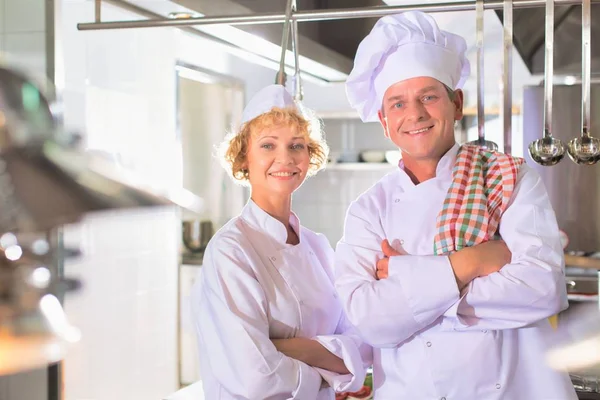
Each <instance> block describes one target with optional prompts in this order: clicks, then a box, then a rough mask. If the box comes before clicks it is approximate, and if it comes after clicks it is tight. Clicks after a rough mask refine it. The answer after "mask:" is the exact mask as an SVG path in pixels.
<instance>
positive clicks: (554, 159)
mask: <svg viewBox="0 0 600 400" xmlns="http://www.w3.org/2000/svg"><path fill="white" fill-rule="evenodd" d="M545 64H546V65H545V68H544V136H543V137H542V138H541V139H538V140H535V141H533V142H531V143H530V144H529V155H530V156H531V159H532V160H533V161H535V162H536V163H538V164H540V165H544V166H547V167H549V166H552V165H556V164H558V163H559V162H560V160H562V159H563V157H564V156H565V145H564V144H563V142H562V141H561V140H560V139H556V138H554V137H552V90H553V82H552V79H553V74H554V0H546V51H545Z"/></svg>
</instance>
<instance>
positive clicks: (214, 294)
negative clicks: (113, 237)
mask: <svg viewBox="0 0 600 400" xmlns="http://www.w3.org/2000/svg"><path fill="white" fill-rule="evenodd" d="M306 115H307V113H306V110H305V109H303V108H302V107H301V106H300V105H298V104H296V103H295V102H294V100H293V99H292V97H291V96H290V94H289V93H288V92H287V91H286V89H285V88H284V87H283V86H281V85H270V86H268V87H266V88H264V89H263V90H261V91H260V92H259V93H258V94H257V95H256V96H255V97H254V98H252V100H251V101H250V103H249V104H248V106H247V107H246V109H245V110H244V113H243V116H242V125H241V128H240V130H239V131H238V132H237V133H236V134H235V136H233V137H231V138H229V139H228V140H226V142H225V151H224V152H223V153H224V157H223V160H224V161H225V162H224V165H225V166H226V167H227V169H228V170H229V172H231V175H232V176H233V178H234V179H236V180H237V181H240V182H243V183H246V184H248V185H249V186H250V188H251V198H250V200H249V201H248V203H247V204H246V206H245V207H244V209H243V210H242V212H241V214H240V215H239V216H238V217H235V218H233V219H232V220H231V221H229V222H228V223H227V224H226V225H225V226H223V228H221V229H220V230H219V231H218V232H217V233H216V234H215V236H214V237H213V238H212V240H211V241H210V243H209V244H208V247H207V248H206V251H205V254H204V260H203V266H202V269H201V272H200V274H199V277H198V279H197V281H196V284H195V285H194V288H193V290H192V296H191V298H192V312H193V320H194V324H195V329H196V332H197V339H198V347H199V355H200V365H201V375H202V381H203V386H204V391H205V397H206V398H207V399H210V400H221V399H250V400H263V399H300V400H313V399H333V398H334V391H339V392H341V391H356V390H359V389H360V388H361V387H362V385H363V382H364V379H365V371H366V368H367V367H368V366H369V365H371V361H372V359H371V357H372V355H371V354H372V353H371V348H370V347H368V346H367V345H364V344H363V343H362V341H361V340H360V339H359V337H358V336H357V335H354V334H352V330H351V326H350V324H349V323H347V322H346V318H345V315H344V312H343V310H342V305H341V304H340V301H339V299H338V296H337V294H336V291H335V289H334V286H333V258H334V254H333V250H332V249H331V247H330V245H329V243H328V241H327V239H326V238H325V236H323V235H322V234H317V233H314V232H312V231H310V230H308V229H306V228H304V227H302V226H301V225H300V221H299V220H298V217H297V216H296V215H295V214H294V213H293V212H292V211H291V205H292V193H294V191H295V190H296V189H298V188H299V187H300V185H302V183H303V182H304V180H305V179H306V177H307V176H310V175H314V174H315V173H316V172H317V171H319V170H320V169H321V168H322V167H323V166H324V163H325V161H326V159H327V154H328V148H327V145H326V144H325V142H324V140H323V139H322V134H321V130H320V124H319V123H318V122H314V119H311V118H308V117H306Z"/></svg>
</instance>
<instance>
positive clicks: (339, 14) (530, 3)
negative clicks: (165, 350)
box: [77, 0, 600, 31]
mask: <svg viewBox="0 0 600 400" xmlns="http://www.w3.org/2000/svg"><path fill="white" fill-rule="evenodd" d="M103 1H107V0H103ZM592 3H600V0H593V1H592ZM545 4H546V3H545V0H519V1H515V2H514V4H513V7H514V8H537V7H543V6H544V5H545ZM556 4H557V5H579V4H581V0H556ZM502 8H503V1H502V0H493V1H486V2H485V9H486V10H501V9H502ZM473 10H475V2H474V1H464V2H457V3H438V4H408V5H402V6H383V7H382V6H374V7H361V8H339V9H332V10H307V11H299V12H297V13H294V14H293V15H292V17H291V18H292V21H298V22H307V21H328V20H342V19H353V18H372V17H382V16H384V15H390V14H397V13H399V12H404V11H424V12H452V11H473ZM283 22H285V14H281V13H264V14H251V15H230V16H217V17H199V18H186V19H169V18H164V17H162V19H155V20H148V21H139V20H137V21H115V22H100V23H80V24H77V29H79V30H81V31H85V30H100V29H127V28H156V27H181V26H193V25H259V24H280V23H283Z"/></svg>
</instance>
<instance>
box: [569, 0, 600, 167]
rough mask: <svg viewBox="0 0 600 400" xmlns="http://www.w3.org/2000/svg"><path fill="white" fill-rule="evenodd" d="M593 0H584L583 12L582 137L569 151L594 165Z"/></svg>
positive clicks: (599, 148)
mask: <svg viewBox="0 0 600 400" xmlns="http://www.w3.org/2000/svg"><path fill="white" fill-rule="evenodd" d="M591 9H592V4H591V0H583V3H582V12H581V25H582V35H581V50H582V52H581V57H582V60H581V65H582V72H581V75H582V77H581V125H582V127H581V137H578V138H574V139H571V140H570V141H569V144H568V146H567V152H568V153H569V157H570V158H571V160H573V162H575V163H577V164H585V165H592V164H596V162H598V160H599V159H600V139H598V138H595V137H593V136H591V135H590V128H591V127H590V119H591V118H590V114H591V112H590V64H591V54H590V41H591V34H590V22H591Z"/></svg>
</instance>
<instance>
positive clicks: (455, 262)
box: [449, 240, 512, 290]
mask: <svg viewBox="0 0 600 400" xmlns="http://www.w3.org/2000/svg"><path fill="white" fill-rule="evenodd" d="M511 257H512V253H511V252H510V250H509V249H508V247H507V246H506V243H504V241H503V240H490V241H487V242H485V243H480V244H478V245H476V246H473V247H465V248H464V249H462V250H460V251H457V252H456V253H453V254H451V255H450V257H449V258H450V264H451V265H452V269H453V270H454V276H455V277H456V283H457V284H458V288H459V289H460V290H462V289H463V288H464V287H465V286H467V285H468V284H469V282H471V281H472V280H473V279H475V278H477V277H480V276H487V275H489V274H492V273H494V272H498V271H500V269H502V267H504V266H505V265H506V264H508V263H510V261H511Z"/></svg>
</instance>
